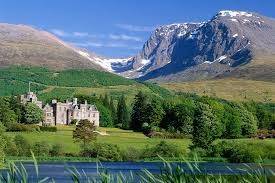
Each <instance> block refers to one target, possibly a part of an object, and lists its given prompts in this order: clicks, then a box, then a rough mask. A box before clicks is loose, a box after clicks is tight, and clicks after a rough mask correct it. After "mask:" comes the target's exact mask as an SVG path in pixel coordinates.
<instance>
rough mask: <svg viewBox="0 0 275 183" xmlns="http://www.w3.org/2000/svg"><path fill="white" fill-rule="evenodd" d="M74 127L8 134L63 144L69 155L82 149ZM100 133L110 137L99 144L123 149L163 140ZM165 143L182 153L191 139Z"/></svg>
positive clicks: (120, 132)
mask: <svg viewBox="0 0 275 183" xmlns="http://www.w3.org/2000/svg"><path fill="white" fill-rule="evenodd" d="M73 129H74V127H72V126H58V131H57V132H7V134H8V135H10V136H15V135H16V134H20V135H22V136H24V137H25V138H26V139H27V140H29V141H30V142H31V143H35V142H40V141H46V142H48V143H49V144H56V143H60V144H63V146H64V149H65V151H66V152H67V153H78V152H79V151H80V147H79V144H78V143H74V140H73V139H72V131H73ZM99 130H100V131H106V132H107V133H108V134H109V135H108V136H98V138H97V141H98V142H104V143H110V144H116V145H118V146H119V147H120V148H121V149H125V148H129V147H134V148H138V149H143V148H145V147H146V146H148V147H151V146H154V145H156V144H158V143H159V142H160V141H161V139H156V138H148V137H146V136H145V135H143V134H142V133H138V132H133V131H130V130H129V131H128V130H121V129H117V128H100V129H99ZM165 141H167V142H169V143H172V144H174V145H177V146H178V147H180V148H181V150H182V151H186V150H187V149H188V146H189V144H190V143H191V141H190V140H189V139H166V140H165Z"/></svg>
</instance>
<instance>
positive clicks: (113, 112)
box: [110, 97, 117, 124]
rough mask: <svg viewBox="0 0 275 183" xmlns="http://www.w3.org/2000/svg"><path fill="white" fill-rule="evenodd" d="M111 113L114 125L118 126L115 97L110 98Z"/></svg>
mask: <svg viewBox="0 0 275 183" xmlns="http://www.w3.org/2000/svg"><path fill="white" fill-rule="evenodd" d="M110 111H111V115H112V120H113V123H114V124H117V117H116V113H117V111H116V108H115V104H114V99H113V97H111V98H110Z"/></svg>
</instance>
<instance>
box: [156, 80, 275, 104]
mask: <svg viewBox="0 0 275 183" xmlns="http://www.w3.org/2000/svg"><path fill="white" fill-rule="evenodd" d="M161 86H162V87H164V88H166V89H170V90H172V91H175V92H189V93H196V94H198V95H208V96H214V97H219V98H223V99H226V100H231V101H249V100H254V101H259V102H264V101H265V100H266V99H269V100H271V101H272V102H275V83H274V82H265V81H254V80H245V79H217V80H208V81H194V82H182V83H163V84H161Z"/></svg>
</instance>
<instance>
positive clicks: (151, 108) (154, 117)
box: [143, 98, 164, 127]
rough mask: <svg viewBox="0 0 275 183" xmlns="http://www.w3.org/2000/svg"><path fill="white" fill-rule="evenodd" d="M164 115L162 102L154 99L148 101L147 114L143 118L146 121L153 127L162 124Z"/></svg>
mask: <svg viewBox="0 0 275 183" xmlns="http://www.w3.org/2000/svg"><path fill="white" fill-rule="evenodd" d="M163 116H164V111H163V108H162V105H161V103H160V102H159V101H158V100H156V99H154V98H153V99H152V101H151V102H149V103H147V105H146V107H145V116H144V118H143V120H144V122H146V123H148V124H149V125H150V126H151V127H158V126H160V122H161V120H162V118H163Z"/></svg>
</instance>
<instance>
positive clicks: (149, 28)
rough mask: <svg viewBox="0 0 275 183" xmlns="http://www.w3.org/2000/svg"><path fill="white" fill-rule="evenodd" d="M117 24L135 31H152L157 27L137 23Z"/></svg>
mask: <svg viewBox="0 0 275 183" xmlns="http://www.w3.org/2000/svg"><path fill="white" fill-rule="evenodd" d="M116 26H117V27H119V28H121V29H125V30H128V31H134V32H152V31H153V30H154V29H155V27H151V26H137V25H130V24H116Z"/></svg>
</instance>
